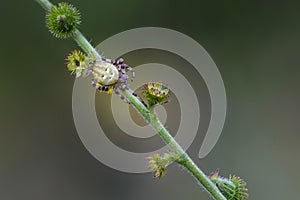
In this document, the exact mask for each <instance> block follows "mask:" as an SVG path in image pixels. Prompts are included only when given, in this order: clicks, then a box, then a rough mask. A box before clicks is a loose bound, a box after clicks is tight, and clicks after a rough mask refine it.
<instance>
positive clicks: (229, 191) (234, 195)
mask: <svg viewBox="0 0 300 200" xmlns="http://www.w3.org/2000/svg"><path fill="white" fill-rule="evenodd" d="M209 178H210V180H211V181H212V182H214V183H215V184H216V186H217V187H218V188H219V190H220V191H221V192H222V194H223V195H224V196H225V197H226V199H227V200H246V199H248V189H247V188H246V182H245V181H244V180H243V179H241V178H240V177H237V176H235V175H233V176H229V178H223V177H220V176H219V170H216V171H215V172H213V173H211V174H210V176H209Z"/></svg>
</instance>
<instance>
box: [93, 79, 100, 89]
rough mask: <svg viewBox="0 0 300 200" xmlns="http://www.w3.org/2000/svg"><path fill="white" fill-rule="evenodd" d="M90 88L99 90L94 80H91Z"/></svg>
mask: <svg viewBox="0 0 300 200" xmlns="http://www.w3.org/2000/svg"><path fill="white" fill-rule="evenodd" d="M92 86H93V87H94V88H95V89H97V90H99V88H100V87H99V86H98V84H97V83H96V82H95V80H94V79H92Z"/></svg>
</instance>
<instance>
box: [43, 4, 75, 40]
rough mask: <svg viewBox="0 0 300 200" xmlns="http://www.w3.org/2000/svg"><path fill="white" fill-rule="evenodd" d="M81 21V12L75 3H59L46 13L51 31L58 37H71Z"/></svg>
mask: <svg viewBox="0 0 300 200" xmlns="http://www.w3.org/2000/svg"><path fill="white" fill-rule="evenodd" d="M80 23H81V16H80V12H79V10H78V9H77V8H75V7H74V6H73V5H71V4H68V3H59V4H58V5H55V6H52V8H51V10H50V12H49V13H48V14H47V15H46V24H47V27H48V28H49V30H50V32H51V33H52V34H53V35H54V36H55V37H57V38H62V39H65V38H69V37H72V36H74V34H75V33H76V30H77V28H78V27H79V25H80Z"/></svg>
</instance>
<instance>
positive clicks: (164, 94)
mask: <svg viewBox="0 0 300 200" xmlns="http://www.w3.org/2000/svg"><path fill="white" fill-rule="evenodd" d="M144 97H145V98H146V99H147V101H148V107H152V106H153V105H156V104H164V103H166V102H167V101H168V97H169V88H167V87H166V86H164V85H163V84H162V83H161V82H153V81H150V82H148V83H147V84H145V85H144Z"/></svg>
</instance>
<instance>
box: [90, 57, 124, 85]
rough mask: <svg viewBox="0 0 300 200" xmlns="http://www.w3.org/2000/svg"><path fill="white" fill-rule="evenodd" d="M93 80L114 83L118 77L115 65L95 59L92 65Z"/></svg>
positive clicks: (108, 83)
mask: <svg viewBox="0 0 300 200" xmlns="http://www.w3.org/2000/svg"><path fill="white" fill-rule="evenodd" d="M92 73H93V76H94V80H95V81H96V82H98V83H101V84H103V85H112V84H115V83H116V82H117V81H118V79H119V71H118V69H117V67H116V66H115V65H113V64H112V63H108V62H105V61H102V60H100V61H97V62H96V63H95V64H94V66H93V72H92Z"/></svg>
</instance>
